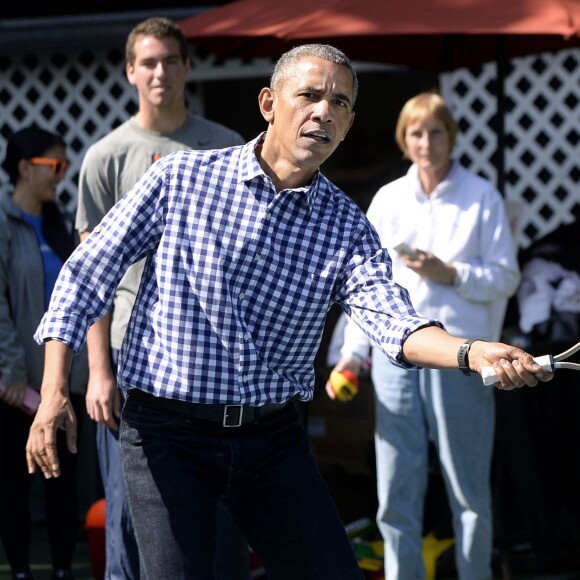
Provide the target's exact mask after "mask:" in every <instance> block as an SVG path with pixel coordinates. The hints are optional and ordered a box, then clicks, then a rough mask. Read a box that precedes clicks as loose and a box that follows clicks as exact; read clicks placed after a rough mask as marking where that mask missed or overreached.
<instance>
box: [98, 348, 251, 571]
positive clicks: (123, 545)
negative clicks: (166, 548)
mask: <svg viewBox="0 0 580 580" xmlns="http://www.w3.org/2000/svg"><path fill="white" fill-rule="evenodd" d="M118 355H119V351H118V350H115V349H112V351H111V356H112V363H113V365H114V367H115V368H116V365H117V359H118ZM122 400H123V399H122ZM97 450H98V455H99V463H100V469H101V475H102V480H103V486H104V489H105V499H106V502H107V518H106V534H105V537H106V556H107V557H106V570H105V580H139V579H140V578H142V576H143V575H142V574H141V570H140V563H139V550H138V548H137V541H136V539H135V532H134V529H133V522H132V520H131V516H130V512H129V502H128V499H127V492H126V489H125V481H124V478H123V469H122V466H121V445H120V444H119V432H118V431H115V430H112V429H109V428H108V427H106V426H105V425H102V424H99V425H97ZM218 522H219V525H218V542H217V558H216V561H215V566H214V573H215V574H214V576H215V580H248V578H249V577H250V576H249V570H250V553H249V550H248V545H247V543H246V540H245V539H244V537H243V536H242V535H241V533H240V531H239V530H238V529H237V528H236V525H235V523H234V522H233V521H232V519H231V517H230V516H229V514H228V513H226V511H225V510H224V509H221V508H220V510H219V511H218Z"/></svg>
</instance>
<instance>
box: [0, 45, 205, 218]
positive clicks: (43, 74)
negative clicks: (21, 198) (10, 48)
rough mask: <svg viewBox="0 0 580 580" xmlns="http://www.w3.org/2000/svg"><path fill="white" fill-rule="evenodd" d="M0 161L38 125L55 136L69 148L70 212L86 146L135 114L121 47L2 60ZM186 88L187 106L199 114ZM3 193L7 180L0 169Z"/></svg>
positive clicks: (66, 199)
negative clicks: (20, 133)
mask: <svg viewBox="0 0 580 580" xmlns="http://www.w3.org/2000/svg"><path fill="white" fill-rule="evenodd" d="M0 74H1V78H2V85H1V89H0V106H1V110H0V132H1V133H2V137H3V139H1V142H0V158H4V152H5V148H6V139H7V138H8V136H9V135H10V134H11V133H12V132H14V131H16V130H18V129H20V128H21V127H23V126H26V125H29V124H31V123H38V124H39V125H41V126H42V127H44V128H46V129H49V130H55V131H57V132H59V133H60V134H61V135H63V137H64V138H65V140H66V142H67V144H68V152H67V153H68V157H69V159H70V161H71V167H70V169H69V170H68V172H67V174H66V177H65V179H64V180H63V184H61V186H60V189H59V197H60V200H61V201H62V203H63V204H64V206H65V207H66V208H67V209H68V210H69V211H71V212H73V211H74V207H75V204H76V196H77V183H78V172H79V169H80V165H81V161H82V157H83V155H84V153H85V151H86V150H87V148H88V146H89V145H91V144H92V143H94V142H95V141H96V140H97V139H99V138H100V137H102V136H103V135H105V134H107V133H108V132H109V131H110V130H111V129H112V128H114V127H116V126H118V125H119V124H120V123H122V122H123V121H125V120H126V119H127V118H128V117H129V116H130V115H131V114H133V113H135V111H136V108H137V95H136V89H135V88H134V87H132V86H131V85H129V83H128V81H127V78H126V76H125V61H124V54H123V52H122V47H120V48H119V49H115V50H106V51H104V50H103V51H101V52H99V51H94V50H93V51H88V50H87V51H83V52H76V53H74V52H72V53H68V54H63V53H53V54H44V55H22V56H16V57H14V58H12V59H0ZM194 89H195V85H191V86H190V87H189V91H190V92H189V93H188V95H187V100H188V105H189V107H190V108H191V109H192V110H193V109H195V110H199V111H200V112H203V109H202V106H201V103H200V102H198V99H197V97H196V95H195V93H194V92H192V91H193V90H194ZM0 181H1V183H2V188H6V187H9V186H8V185H7V181H8V178H7V175H6V174H5V172H4V171H3V170H1V169H0Z"/></svg>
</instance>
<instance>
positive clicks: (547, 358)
mask: <svg viewBox="0 0 580 580" xmlns="http://www.w3.org/2000/svg"><path fill="white" fill-rule="evenodd" d="M534 362H536V363H537V364H539V365H540V366H541V367H542V368H543V369H544V370H545V371H549V372H553V371H554V358H553V357H552V355H551V354H545V355H543V356H537V357H534ZM481 378H482V379H483V384H484V385H485V386H486V387H488V386H490V385H494V384H495V383H497V375H496V374H495V373H494V372H493V367H492V366H491V365H490V366H487V367H483V368H482V369H481Z"/></svg>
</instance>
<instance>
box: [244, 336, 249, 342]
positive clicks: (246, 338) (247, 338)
mask: <svg viewBox="0 0 580 580" xmlns="http://www.w3.org/2000/svg"><path fill="white" fill-rule="evenodd" d="M244 340H245V341H246V342H248V340H250V336H249V335H248V334H245V335H244Z"/></svg>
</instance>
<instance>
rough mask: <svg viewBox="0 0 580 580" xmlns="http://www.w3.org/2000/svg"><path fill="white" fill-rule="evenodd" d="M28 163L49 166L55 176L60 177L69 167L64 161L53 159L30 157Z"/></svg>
mask: <svg viewBox="0 0 580 580" xmlns="http://www.w3.org/2000/svg"><path fill="white" fill-rule="evenodd" d="M28 162H29V163H32V165H50V168H51V169H52V172H53V173H54V174H55V175H62V174H63V173H64V172H65V171H66V170H67V169H68V166H69V165H70V164H69V162H68V161H65V160H64V159H53V158H51V157H31V158H30V159H28Z"/></svg>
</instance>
